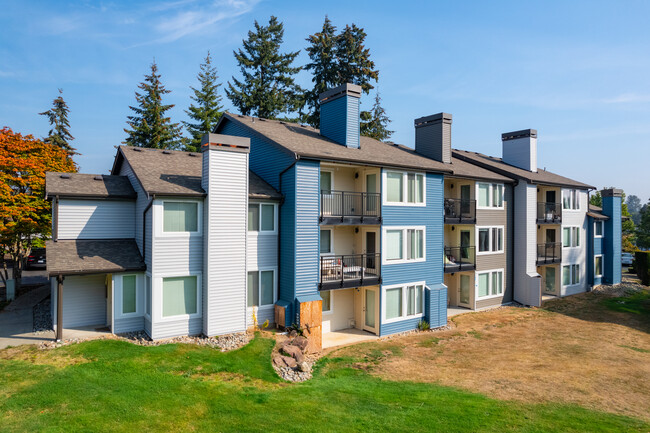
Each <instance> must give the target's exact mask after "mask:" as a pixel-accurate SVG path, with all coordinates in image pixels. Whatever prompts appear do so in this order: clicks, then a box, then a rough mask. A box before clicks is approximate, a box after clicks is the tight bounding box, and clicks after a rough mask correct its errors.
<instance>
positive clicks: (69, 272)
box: [47, 264, 147, 277]
mask: <svg viewBox="0 0 650 433" xmlns="http://www.w3.org/2000/svg"><path fill="white" fill-rule="evenodd" d="M146 270H147V265H145V264H143V265H142V266H133V267H128V268H119V267H115V268H101V269H69V270H58V271H56V270H51V271H50V270H48V271H47V273H48V275H49V276H50V277H54V276H56V275H91V274H113V273H118V272H140V271H146Z"/></svg>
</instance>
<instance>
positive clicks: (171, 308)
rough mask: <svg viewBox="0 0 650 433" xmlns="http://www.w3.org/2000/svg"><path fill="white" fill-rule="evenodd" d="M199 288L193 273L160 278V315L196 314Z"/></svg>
mask: <svg viewBox="0 0 650 433" xmlns="http://www.w3.org/2000/svg"><path fill="white" fill-rule="evenodd" d="M198 301H199V288H198V285H197V277H196V276H195V275H192V276H187V277H169V278H163V279H162V316H163V317H173V316H183V315H192V314H197V313H198V311H199V305H198Z"/></svg>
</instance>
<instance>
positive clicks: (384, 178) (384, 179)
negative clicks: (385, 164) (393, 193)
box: [381, 170, 427, 207]
mask: <svg viewBox="0 0 650 433" xmlns="http://www.w3.org/2000/svg"><path fill="white" fill-rule="evenodd" d="M388 173H396V174H401V175H402V201H400V202H396V201H388ZM409 174H414V175H416V176H422V203H409V202H408V175H409ZM381 196H382V203H383V205H384V206H410V207H425V206H426V205H427V174H426V173H423V172H420V171H400V170H382V174H381Z"/></svg>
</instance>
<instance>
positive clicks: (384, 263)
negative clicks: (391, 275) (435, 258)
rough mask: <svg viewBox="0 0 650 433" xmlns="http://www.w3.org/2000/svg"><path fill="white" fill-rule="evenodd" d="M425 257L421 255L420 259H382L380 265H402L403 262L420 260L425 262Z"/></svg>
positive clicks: (417, 261) (419, 261)
mask: <svg viewBox="0 0 650 433" xmlns="http://www.w3.org/2000/svg"><path fill="white" fill-rule="evenodd" d="M426 261H427V258H426V257H423V258H421V259H414V260H408V259H399V260H383V261H382V262H381V264H382V265H403V264H405V263H421V262H426Z"/></svg>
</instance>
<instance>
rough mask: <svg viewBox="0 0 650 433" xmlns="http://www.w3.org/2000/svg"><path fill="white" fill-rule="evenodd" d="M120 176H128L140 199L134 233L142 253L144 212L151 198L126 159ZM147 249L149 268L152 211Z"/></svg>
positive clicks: (138, 200) (136, 206)
mask: <svg viewBox="0 0 650 433" xmlns="http://www.w3.org/2000/svg"><path fill="white" fill-rule="evenodd" d="M119 174H120V176H127V177H128V178H129V181H131V186H133V189H134V190H135V192H136V194H137V195H138V198H137V199H136V201H135V214H134V217H135V220H134V225H135V227H134V231H135V242H136V243H137V244H138V248H140V252H142V213H143V212H144V210H145V208H146V207H147V205H148V204H149V198H148V197H147V194H146V193H145V192H144V190H143V189H142V186H141V185H140V182H139V181H138V179H137V178H136V176H135V173H133V169H132V168H131V166H130V165H129V163H128V161H126V159H125V160H124V161H123V162H122V167H121V168H120V173H119ZM147 237H148V239H147V241H146V242H147V248H146V251H145V257H144V260H145V263H146V264H147V268H150V267H151V254H150V253H151V210H149V211H148V212H147Z"/></svg>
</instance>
